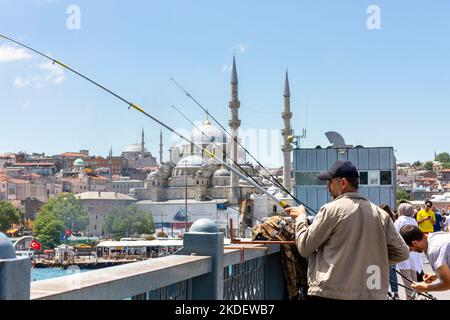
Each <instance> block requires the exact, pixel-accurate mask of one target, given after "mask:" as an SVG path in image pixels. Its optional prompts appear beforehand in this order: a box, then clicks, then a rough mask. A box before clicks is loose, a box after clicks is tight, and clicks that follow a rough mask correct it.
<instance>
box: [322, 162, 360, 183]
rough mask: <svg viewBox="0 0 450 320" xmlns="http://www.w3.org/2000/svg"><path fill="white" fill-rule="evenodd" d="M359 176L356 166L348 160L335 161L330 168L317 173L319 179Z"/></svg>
mask: <svg viewBox="0 0 450 320" xmlns="http://www.w3.org/2000/svg"><path fill="white" fill-rule="evenodd" d="M338 177H339V178H359V173H358V170H357V169H356V167H355V166H354V165H353V163H351V162H350V161H342V160H338V161H336V162H335V163H334V164H333V165H332V166H331V168H330V169H328V170H327V171H323V172H321V173H320V174H319V180H330V179H333V178H338Z"/></svg>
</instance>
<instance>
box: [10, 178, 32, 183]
mask: <svg viewBox="0 0 450 320" xmlns="http://www.w3.org/2000/svg"><path fill="white" fill-rule="evenodd" d="M8 181H9V182H12V183H15V184H28V183H30V181H28V180H22V179H9V180H8Z"/></svg>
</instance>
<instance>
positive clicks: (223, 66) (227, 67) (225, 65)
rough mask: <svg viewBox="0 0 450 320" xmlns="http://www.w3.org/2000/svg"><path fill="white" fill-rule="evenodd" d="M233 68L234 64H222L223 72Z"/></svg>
mask: <svg viewBox="0 0 450 320" xmlns="http://www.w3.org/2000/svg"><path fill="white" fill-rule="evenodd" d="M232 68H233V65H232V64H223V65H222V72H230V71H231V69H232Z"/></svg>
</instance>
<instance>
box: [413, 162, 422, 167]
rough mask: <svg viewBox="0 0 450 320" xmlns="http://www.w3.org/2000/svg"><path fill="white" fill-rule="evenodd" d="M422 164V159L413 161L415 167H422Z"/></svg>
mask: <svg viewBox="0 0 450 320" xmlns="http://www.w3.org/2000/svg"><path fill="white" fill-rule="evenodd" d="M420 165H421V163H420V161H416V162H413V163H412V166H413V167H420Z"/></svg>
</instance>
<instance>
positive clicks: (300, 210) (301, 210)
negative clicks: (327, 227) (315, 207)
mask: <svg viewBox="0 0 450 320" xmlns="http://www.w3.org/2000/svg"><path fill="white" fill-rule="evenodd" d="M284 212H286V213H288V214H289V215H290V216H291V218H292V220H294V221H295V219H297V217H298V216H299V215H301V214H304V215H306V209H305V207H304V206H299V207H289V208H286V209H284Z"/></svg>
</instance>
